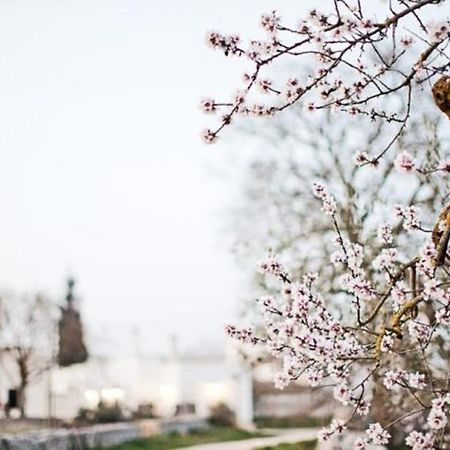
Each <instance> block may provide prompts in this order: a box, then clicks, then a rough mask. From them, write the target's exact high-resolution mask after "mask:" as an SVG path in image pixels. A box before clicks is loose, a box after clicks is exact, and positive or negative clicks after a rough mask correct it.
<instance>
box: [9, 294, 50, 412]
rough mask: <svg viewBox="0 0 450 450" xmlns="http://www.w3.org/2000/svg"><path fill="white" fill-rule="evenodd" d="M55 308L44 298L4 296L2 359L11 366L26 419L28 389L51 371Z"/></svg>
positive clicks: (19, 401) (38, 296) (18, 397)
mask: <svg viewBox="0 0 450 450" xmlns="http://www.w3.org/2000/svg"><path fill="white" fill-rule="evenodd" d="M55 312H56V310H55V307H54V305H53V304H51V303H50V302H49V301H48V300H47V299H46V298H44V297H43V296H42V295H39V294H37V295H23V296H18V295H14V294H9V293H4V294H2V295H0V317H1V326H0V358H1V359H2V362H3V363H4V365H5V366H6V367H10V366H11V365H12V366H13V367H14V369H13V370H14V372H13V373H12V374H11V375H12V379H14V380H18V383H17V385H16V386H15V388H16V390H17V400H18V405H19V409H20V413H21V416H22V417H25V413H26V397H27V388H28V387H29V386H30V385H31V384H32V383H34V382H35V381H37V380H38V379H39V377H40V376H41V375H42V374H43V373H44V372H46V371H47V370H49V368H50V367H51V364H52V357H53V352H54V347H55V337H56V336H55Z"/></svg>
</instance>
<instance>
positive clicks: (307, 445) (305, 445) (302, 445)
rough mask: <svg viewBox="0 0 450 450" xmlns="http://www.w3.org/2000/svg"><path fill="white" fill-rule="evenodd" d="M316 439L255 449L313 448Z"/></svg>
mask: <svg viewBox="0 0 450 450" xmlns="http://www.w3.org/2000/svg"><path fill="white" fill-rule="evenodd" d="M316 444H317V441H307V442H298V443H297V444H280V445H276V446H275V447H261V448H258V449H257V450H314V449H315V448H316Z"/></svg>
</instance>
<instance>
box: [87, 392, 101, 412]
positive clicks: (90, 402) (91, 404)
mask: <svg viewBox="0 0 450 450" xmlns="http://www.w3.org/2000/svg"><path fill="white" fill-rule="evenodd" d="M84 400H85V403H86V406H87V407H88V408H90V409H95V408H97V406H98V404H99V403H100V394H99V393H98V392H97V391H93V390H88V391H85V392H84Z"/></svg>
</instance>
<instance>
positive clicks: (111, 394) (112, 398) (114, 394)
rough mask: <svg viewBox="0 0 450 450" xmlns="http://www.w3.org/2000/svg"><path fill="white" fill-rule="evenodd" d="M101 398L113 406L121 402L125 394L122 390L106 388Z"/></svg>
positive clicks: (101, 393) (102, 391)
mask: <svg viewBox="0 0 450 450" xmlns="http://www.w3.org/2000/svg"><path fill="white" fill-rule="evenodd" d="M100 397H101V399H102V401H103V402H104V403H106V404H109V405H113V404H116V403H119V402H121V401H122V400H123V399H124V397H125V393H124V392H123V390H122V389H120V388H105V389H102V390H101V391H100Z"/></svg>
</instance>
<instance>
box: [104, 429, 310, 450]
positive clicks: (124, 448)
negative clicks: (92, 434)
mask: <svg viewBox="0 0 450 450" xmlns="http://www.w3.org/2000/svg"><path fill="white" fill-rule="evenodd" d="M261 436H265V435H264V434H262V433H251V432H249V431H244V430H239V429H236V428H228V427H212V428H209V429H207V430H205V431H196V432H193V433H189V434H186V435H182V434H178V433H171V434H166V435H159V436H154V437H151V438H149V439H142V440H138V441H132V442H128V443H126V444H122V445H117V446H115V447H110V450H171V449H175V448H182V447H189V446H191V445H197V444H209V443H212V442H225V441H238V440H242V439H250V438H253V437H261ZM97 450H100V449H97ZM302 450H303V449H302Z"/></svg>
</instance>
